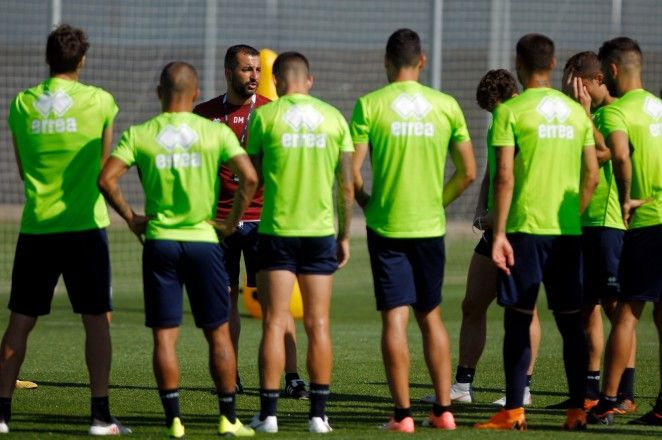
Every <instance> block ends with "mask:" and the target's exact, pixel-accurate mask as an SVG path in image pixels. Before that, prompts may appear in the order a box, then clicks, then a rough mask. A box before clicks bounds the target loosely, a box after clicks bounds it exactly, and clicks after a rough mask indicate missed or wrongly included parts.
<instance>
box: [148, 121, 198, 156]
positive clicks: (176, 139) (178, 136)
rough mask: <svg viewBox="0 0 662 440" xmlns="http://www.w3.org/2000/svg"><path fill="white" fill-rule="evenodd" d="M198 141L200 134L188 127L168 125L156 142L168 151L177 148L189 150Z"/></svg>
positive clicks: (184, 125)
mask: <svg viewBox="0 0 662 440" xmlns="http://www.w3.org/2000/svg"><path fill="white" fill-rule="evenodd" d="M197 140H198V134H197V133H196V132H195V131H194V130H193V129H192V128H191V127H189V126H188V125H186V124H182V125H180V126H178V127H175V126H172V125H166V126H165V127H164V128H163V129H162V130H161V132H160V133H159V134H158V135H157V136H156V142H158V143H159V145H161V146H162V147H163V148H165V149H166V150H168V151H173V150H175V149H176V148H180V149H182V150H188V149H189V148H191V146H192V145H193V144H195V143H196V142H197Z"/></svg>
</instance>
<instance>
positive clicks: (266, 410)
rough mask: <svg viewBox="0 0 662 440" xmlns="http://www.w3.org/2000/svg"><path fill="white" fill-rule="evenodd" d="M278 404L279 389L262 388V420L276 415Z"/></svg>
mask: <svg viewBox="0 0 662 440" xmlns="http://www.w3.org/2000/svg"><path fill="white" fill-rule="evenodd" d="M277 404H278V390H267V389H264V388H260V420H264V419H266V418H267V417H268V416H275V415H276V405H277Z"/></svg>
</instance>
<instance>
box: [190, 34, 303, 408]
mask: <svg viewBox="0 0 662 440" xmlns="http://www.w3.org/2000/svg"><path fill="white" fill-rule="evenodd" d="M225 80H226V84H227V92H226V93H225V94H223V95H220V96H217V97H216V98H213V99H210V100H209V101H207V102H203V103H202V104H199V105H198V106H196V107H195V109H193V112H194V113H197V114H198V115H200V116H204V117H205V118H208V119H211V120H212V121H214V122H220V123H223V124H226V125H227V126H228V127H230V128H231V129H232V131H234V134H235V135H236V136H237V138H238V139H239V143H240V144H241V146H242V147H245V146H246V138H247V135H248V133H247V130H248V122H249V120H250V118H251V114H252V113H253V110H255V109H256V108H257V107H260V106H261V105H264V104H267V103H268V102H270V100H269V99H268V98H266V97H264V96H262V95H258V94H257V93H256V90H257V86H258V84H259V81H260V53H259V52H258V51H257V50H255V49H254V48H252V47H250V46H246V45H243V44H239V45H236V46H232V47H230V48H229V49H228V50H227V52H226V53H225ZM219 177H220V179H221V187H220V190H219V195H218V207H217V210H216V221H218V222H221V221H223V220H225V218H226V217H227V215H228V214H229V213H230V210H231V209H232V201H233V199H234V194H235V192H236V190H237V186H238V180H237V176H235V175H234V174H233V173H232V171H231V170H230V169H229V168H226V167H224V166H222V167H221V169H220V170H219ZM262 197H263V188H262V187H260V188H259V189H258V190H257V192H256V193H255V196H254V197H253V200H252V201H251V204H250V206H249V207H248V209H246V212H245V213H244V217H243V218H242V221H241V222H240V223H239V226H238V227H237V230H236V231H235V232H234V233H233V234H232V235H230V236H229V237H227V238H226V239H225V240H224V241H223V242H222V243H221V249H222V250H223V255H224V260H225V270H226V271H227V273H228V277H229V279H230V294H231V296H232V306H233V307H232V313H231V314H230V333H231V335H232V344H233V345H234V350H235V354H238V352H239V333H240V332H241V324H240V321H239V310H238V308H237V301H238V297H239V267H240V264H241V254H242V252H243V254H244V263H245V265H246V286H247V287H255V286H256V282H255V273H256V265H257V227H258V222H259V221H260V213H261V211H262ZM295 335H296V329H295V327H294V319H292V320H291V321H290V323H289V326H288V329H287V332H286V334H285V354H286V361H285V364H286V365H285V372H286V373H285V395H286V396H287V397H292V398H296V399H307V398H308V392H307V391H306V383H305V382H304V381H303V380H301V379H300V378H299V375H298V374H297V357H296V336H295ZM237 392H238V393H241V392H243V387H242V385H241V381H240V380H239V372H237Z"/></svg>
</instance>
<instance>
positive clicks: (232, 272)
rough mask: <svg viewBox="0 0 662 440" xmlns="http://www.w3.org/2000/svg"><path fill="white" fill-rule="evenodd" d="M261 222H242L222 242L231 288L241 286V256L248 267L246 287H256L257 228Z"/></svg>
mask: <svg viewBox="0 0 662 440" xmlns="http://www.w3.org/2000/svg"><path fill="white" fill-rule="evenodd" d="M259 225H260V223H259V222H241V223H239V226H237V229H236V230H235V231H234V233H233V234H232V235H230V236H229V237H226V238H225V240H223V241H222V242H221V251H222V252H223V262H224V264H225V271H226V272H227V274H228V280H229V282H230V286H238V285H239V272H240V267H241V254H242V253H243V254H244V264H245V265H246V286H248V287H255V286H256V283H255V274H256V272H257V236H258V234H257V228H258V226H259Z"/></svg>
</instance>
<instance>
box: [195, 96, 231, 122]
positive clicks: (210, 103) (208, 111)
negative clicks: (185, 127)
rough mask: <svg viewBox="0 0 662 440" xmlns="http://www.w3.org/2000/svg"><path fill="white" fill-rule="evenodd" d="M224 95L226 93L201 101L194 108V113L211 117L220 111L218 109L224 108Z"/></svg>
mask: <svg viewBox="0 0 662 440" xmlns="http://www.w3.org/2000/svg"><path fill="white" fill-rule="evenodd" d="M223 96H224V95H219V96H216V97H215V98H212V99H209V100H207V101H204V102H201V103H200V104H198V105H196V106H195V107H194V108H193V113H195V114H197V115H202V116H206V117H210V115H214V114H216V113H218V109H220V108H222V106H223Z"/></svg>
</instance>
